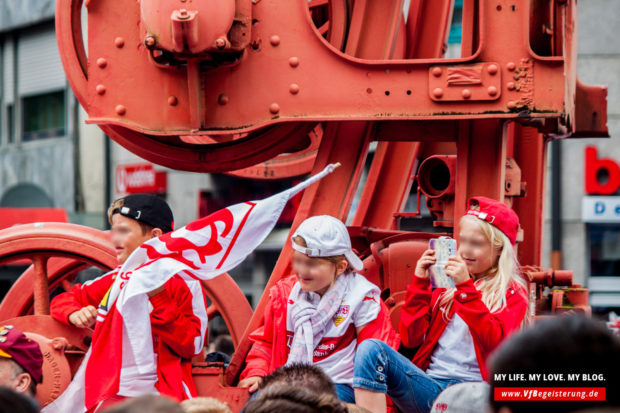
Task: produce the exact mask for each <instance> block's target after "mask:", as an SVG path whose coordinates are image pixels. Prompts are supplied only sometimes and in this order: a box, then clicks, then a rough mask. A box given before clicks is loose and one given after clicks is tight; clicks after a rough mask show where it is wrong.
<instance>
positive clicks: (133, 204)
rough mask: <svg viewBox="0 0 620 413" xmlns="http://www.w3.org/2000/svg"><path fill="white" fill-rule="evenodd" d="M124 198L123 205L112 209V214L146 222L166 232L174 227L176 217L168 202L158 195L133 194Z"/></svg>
mask: <svg viewBox="0 0 620 413" xmlns="http://www.w3.org/2000/svg"><path fill="white" fill-rule="evenodd" d="M121 199H122V200H123V206H121V207H120V208H116V209H115V210H114V211H112V215H114V214H121V215H123V216H126V217H127V218H131V219H135V220H136V221H139V222H144V223H145V224H148V225H150V226H152V227H153V228H159V229H161V230H162V231H163V232H164V233H166V232H170V231H172V229H173V228H174V217H173V216H172V210H171V209H170V207H169V206H168V203H167V202H166V201H164V200H163V199H161V198H160V197H158V196H156V195H151V194H132V195H127V196H126V197H124V198H121Z"/></svg>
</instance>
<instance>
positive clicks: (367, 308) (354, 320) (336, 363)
mask: <svg viewBox="0 0 620 413" xmlns="http://www.w3.org/2000/svg"><path fill="white" fill-rule="evenodd" d="M345 288H346V291H345V294H344V298H343V300H342V302H341V303H340V307H339V308H338V311H337V313H336V315H335V316H334V319H333V322H331V323H330V324H329V326H328V328H327V331H326V332H325V336H324V337H323V338H322V339H321V341H320V342H319V344H318V345H317V346H316V348H315V349H314V365H316V366H319V367H321V368H322V369H323V371H324V372H325V374H327V375H328V376H329V377H330V378H331V379H332V381H333V382H334V383H343V384H349V385H350V384H352V383H353V357H354V356H355V349H356V348H357V339H356V337H357V333H356V327H361V326H364V325H366V324H368V323H369V322H371V321H373V320H375V319H376V318H377V315H378V314H379V310H380V309H381V305H380V303H379V300H380V297H379V294H380V291H379V288H378V287H377V286H376V285H374V284H373V283H371V282H370V281H368V280H367V279H366V278H365V277H364V276H363V275H360V274H357V273H353V274H352V276H351V277H349V282H348V283H347V285H346V287H345ZM299 289H300V285H299V283H298V282H297V283H295V285H294V286H293V289H292V290H291V293H290V295H289V297H288V304H287V307H286V335H287V345H288V346H289V348H290V346H291V343H292V341H293V335H294V330H295V329H294V323H293V320H291V305H293V304H294V301H293V297H297V294H298V292H299Z"/></svg>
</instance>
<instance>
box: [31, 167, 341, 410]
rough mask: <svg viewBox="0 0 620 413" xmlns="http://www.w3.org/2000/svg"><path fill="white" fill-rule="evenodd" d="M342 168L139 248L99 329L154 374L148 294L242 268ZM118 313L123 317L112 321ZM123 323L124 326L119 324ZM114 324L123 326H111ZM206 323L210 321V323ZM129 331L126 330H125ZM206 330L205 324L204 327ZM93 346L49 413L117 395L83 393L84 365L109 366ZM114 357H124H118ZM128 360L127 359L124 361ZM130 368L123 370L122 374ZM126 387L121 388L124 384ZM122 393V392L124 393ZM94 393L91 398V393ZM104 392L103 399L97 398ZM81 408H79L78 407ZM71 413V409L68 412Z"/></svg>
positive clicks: (102, 312) (102, 310)
mask: <svg viewBox="0 0 620 413" xmlns="http://www.w3.org/2000/svg"><path fill="white" fill-rule="evenodd" d="M336 167H337V165H328V166H327V167H326V168H325V169H324V170H323V171H321V172H320V173H318V174H316V175H314V176H312V177H310V178H308V179H307V180H305V181H303V182H301V183H300V184H298V185H296V186H294V187H293V188H290V189H288V190H286V191H283V192H280V193H278V194H276V195H273V196H271V197H269V198H266V199H263V200H260V201H252V202H244V203H240V204H236V205H232V206H230V207H228V208H224V209H221V210H219V211H217V212H215V213H213V214H210V215H209V216H207V217H205V218H202V219H199V220H197V221H194V222H192V223H190V224H188V225H186V226H185V227H183V228H180V229H177V230H175V231H172V232H169V233H167V234H164V235H162V236H160V237H158V238H153V239H151V240H149V241H147V242H146V243H144V244H142V245H141V246H140V247H139V248H137V249H136V250H135V251H134V252H133V253H132V254H131V255H130V256H129V257H128V259H127V261H125V263H124V264H123V265H122V267H121V268H120V269H119V271H118V275H117V277H116V278H115V281H114V284H113V285H112V287H111V289H110V291H109V294H108V297H107V299H106V300H105V301H106V302H105V303H102V305H100V306H99V308H98V317H97V321H98V323H97V324H98V326H99V325H100V324H101V326H102V327H101V328H102V332H104V331H106V330H109V331H110V334H97V331H96V332H95V336H94V337H100V340H101V341H104V340H103V337H102V336H110V337H120V334H123V335H126V336H125V337H124V338H127V340H125V339H123V342H124V343H128V345H127V346H125V345H123V346H122V352H123V353H125V352H131V354H132V356H133V357H128V359H133V360H134V361H135V364H133V366H132V367H133V368H135V367H137V369H138V371H139V372H140V373H143V374H152V373H153V372H155V371H156V358H155V355H154V353H153V339H152V335H151V324H150V321H149V312H150V309H149V298H148V295H147V293H148V292H150V291H153V290H155V289H157V288H159V287H161V286H163V285H164V284H165V283H166V282H167V281H168V280H169V279H170V278H172V277H173V276H174V275H179V276H181V277H182V278H183V279H185V280H208V279H211V278H214V277H216V276H218V275H220V274H222V273H224V272H227V271H229V270H230V269H232V268H234V267H235V266H236V265H238V264H239V263H241V262H242V261H243V260H244V259H245V258H246V257H247V256H248V255H249V254H250V253H251V252H252V251H253V250H254V249H256V247H258V245H259V244H260V243H261V242H263V240H264V239H265V238H266V237H267V235H268V234H269V233H270V232H271V230H272V229H273V227H274V226H275V224H276V222H277V220H278V218H279V217H280V214H281V213H282V210H283V209H284V206H285V205H286V203H287V202H288V200H290V199H291V198H292V197H293V196H295V195H296V194H297V193H299V192H300V191H302V190H303V189H305V188H306V187H308V186H309V185H311V184H313V183H314V182H316V181H318V180H319V179H321V178H323V177H324V176H326V175H327V174H329V173H331V172H332V171H333V170H334V169H335V168H336ZM114 313H117V314H118V315H120V317H118V316H116V315H115V316H114V317H111V316H112V315H113V314H114ZM117 320H122V321H117ZM106 322H108V324H109V323H110V322H112V323H115V324H118V325H108V326H106ZM205 323H206V320H205ZM123 326H125V328H123ZM205 327H206V324H205ZM202 339H203V338H201V339H200V340H197V341H196V343H195V344H196V350H197V351H196V352H199V351H200V349H201V348H202V346H203V344H204V343H203V341H202ZM97 344H99V343H96V342H95V341H93V345H92V347H91V349H90V350H89V352H88V353H87V355H86V357H85V358H84V362H83V363H82V365H81V366H80V369H79V370H78V372H77V373H76V376H75V377H74V379H73V381H72V383H71V384H70V386H69V388H67V390H66V391H65V392H64V393H63V394H62V395H61V396H60V397H59V398H58V399H57V400H56V401H55V402H53V403H52V404H50V405H48V406H46V408H45V409H44V410H43V411H44V412H45V413H48V412H67V411H72V412H73V411H75V412H77V411H80V409H81V411H85V409H84V407H86V408H91V407H92V406H93V405H94V403H95V404H96V403H98V402H100V401H102V400H104V399H105V398H107V397H111V396H113V394H105V393H109V390H108V391H105V392H98V391H97V390H96V389H97V388H108V389H109V388H110V386H98V385H97V384H96V383H94V385H93V384H92V383H89V386H88V391H87V392H86V394H84V391H83V389H84V386H85V384H86V383H85V381H84V380H85V373H84V371H85V369H86V368H85V365H88V364H91V363H95V364H99V363H104V362H105V360H109V357H110V355H109V354H107V353H106V350H109V349H107V348H106V346H105V344H102V345H99V346H98V345H97ZM114 357H115V358H116V357H121V355H120V354H115V355H114ZM123 359H125V357H123ZM126 367H127V366H121V370H122V369H123V368H126ZM120 374H121V372H120V371H119V372H118V375H117V377H114V378H107V377H101V378H100V380H102V381H106V380H116V381H117V382H118V378H119V377H120ZM121 386H122V384H121ZM122 391H123V389H121V388H119V392H120V393H122ZM89 393H91V394H89ZM96 393H104V394H96ZM78 406H80V407H78ZM67 409H69V410H67Z"/></svg>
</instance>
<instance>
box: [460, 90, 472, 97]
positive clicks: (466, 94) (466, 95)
mask: <svg viewBox="0 0 620 413" xmlns="http://www.w3.org/2000/svg"><path fill="white" fill-rule="evenodd" d="M461 95H462V96H463V99H469V98H471V90H470V89H463V91H462V92H461Z"/></svg>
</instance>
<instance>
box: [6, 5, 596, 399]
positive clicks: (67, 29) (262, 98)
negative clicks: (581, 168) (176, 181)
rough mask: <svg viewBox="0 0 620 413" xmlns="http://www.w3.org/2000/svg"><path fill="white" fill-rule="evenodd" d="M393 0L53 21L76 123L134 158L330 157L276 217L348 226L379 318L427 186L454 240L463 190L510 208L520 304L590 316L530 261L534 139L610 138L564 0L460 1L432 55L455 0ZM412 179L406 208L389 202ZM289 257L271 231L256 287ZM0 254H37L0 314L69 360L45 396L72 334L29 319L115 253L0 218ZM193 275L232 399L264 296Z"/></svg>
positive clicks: (79, 337)
mask: <svg viewBox="0 0 620 413" xmlns="http://www.w3.org/2000/svg"><path fill="white" fill-rule="evenodd" d="M403 2H404V1H403V0H311V1H307V0H217V1H209V2H206V1H196V0H193V1H192V0H139V1H135V0H116V1H104V0H85V1H84V5H82V0H58V3H57V14H56V29H57V36H58V44H59V47H60V50H61V57H62V61H63V64H64V67H65V71H66V73H67V77H68V79H69V82H70V84H71V86H72V88H73V91H74V92H75V94H76V96H77V98H78V100H79V101H80V103H81V104H82V106H83V107H84V108H86V110H87V112H88V115H89V120H88V122H91V123H96V124H97V125H99V126H100V127H101V129H102V130H103V131H104V132H105V133H106V134H107V135H108V136H110V137H111V138H112V139H114V140H115V141H116V142H118V143H119V144H121V145H123V146H124V147H126V148H127V149H129V150H130V151H132V152H134V153H136V154H138V155H139V156H141V157H143V158H145V159H147V160H149V161H152V162H155V163H158V164H161V165H164V166H168V167H171V168H175V169H181V170H187V171H196V172H226V173H231V174H234V175H238V176H244V177H250V178H255V179H281V178H284V177H291V176H299V175H303V174H307V173H309V172H311V171H319V170H321V169H322V168H323V167H324V166H325V165H327V164H328V163H331V162H340V163H341V164H342V167H341V168H339V169H338V170H337V171H336V172H334V174H333V175H332V176H330V178H329V179H325V180H324V181H321V182H320V183H318V184H317V185H314V186H312V187H310V188H308V189H307V190H306V191H305V193H304V195H303V198H302V201H301V205H300V207H299V209H298V212H297V215H296V217H295V220H294V223H293V229H294V228H296V227H297V225H299V223H300V222H301V221H302V220H304V219H305V218H306V217H308V216H311V215H315V214H331V215H334V216H336V217H338V218H340V219H342V220H348V222H350V223H351V225H350V227H349V229H350V233H351V235H352V238H353V240H354V247H355V248H356V249H357V250H358V252H359V253H360V256H361V257H362V258H363V259H364V263H365V270H364V272H365V274H366V276H367V277H368V278H369V279H370V280H371V281H373V282H375V283H376V284H377V285H378V286H379V287H380V288H381V289H382V291H383V298H384V299H385V301H386V303H387V304H388V306H390V307H391V308H392V318H393V320H394V321H395V322H397V320H398V317H399V309H400V306H401V305H402V301H403V299H404V290H405V287H406V285H407V283H408V281H409V278H410V276H411V268H413V266H415V262H416V260H417V257H418V256H419V255H420V254H421V253H422V251H423V250H424V249H425V248H426V245H427V240H428V239H429V238H430V237H431V236H435V235H436V234H431V233H428V232H415V231H405V230H403V228H404V227H405V225H404V223H405V222H409V223H411V222H413V224H412V225H413V226H415V219H416V217H418V216H419V215H420V204H421V202H422V199H424V200H425V202H426V206H427V208H428V210H429V211H430V212H431V214H432V216H433V226H434V228H435V229H436V230H437V231H438V232H441V233H448V234H451V233H453V232H455V231H456V230H457V228H455V218H458V217H459V216H460V215H462V214H463V213H464V209H465V201H466V199H467V198H468V197H469V196H472V195H484V196H488V197H491V198H495V199H498V200H501V201H504V202H505V203H507V204H509V205H511V206H512V207H513V208H514V210H515V211H516V212H517V213H518V215H519V217H520V221H521V228H522V231H521V232H520V235H519V244H518V253H519V260H520V262H521V263H522V264H525V265H527V267H524V274H525V275H526V276H527V277H528V278H529V280H530V293H531V298H532V303H533V304H532V308H531V311H532V313H533V314H542V313H557V312H562V311H581V312H586V313H588V312H589V306H588V302H587V290H585V289H582V288H580V287H579V286H572V273H570V272H568V271H559V270H544V269H541V268H540V267H539V266H540V263H541V255H542V227H543V226H542V220H543V200H544V193H545V188H544V182H545V180H544V172H545V162H546V144H547V143H548V142H549V141H550V140H552V139H557V138H567V137H577V136H607V126H606V122H607V119H606V118H607V115H606V111H607V108H606V95H607V89H606V87H602V86H586V85H583V84H582V83H580V82H579V80H578V78H577V74H576V24H577V15H576V13H577V4H576V3H577V2H576V0H531V1H516V0H494V1H487V0H464V1H463V9H462V45H461V57H459V58H454V59H446V58H443V57H442V56H443V55H444V53H445V43H446V37H447V32H448V29H449V26H450V22H451V19H452V12H453V6H454V5H453V1H451V0H412V1H411V4H410V7H409V9H408V15H407V16H406V19H405V16H404V15H403ZM82 6H84V7H86V10H87V15H88V44H87V45H84V43H83V39H82V26H81V21H80V18H81V13H82ZM86 50H87V51H88V53H86ZM86 55H88V58H86ZM375 142H376V149H375V150H374V153H373V152H370V151H369V148H370V147H371V144H372V145H374V143H375ZM367 163H369V164H370V167H369V169H368V171H367V175H366V176H365V181H363V182H364V184H363V185H361V184H360V182H361V181H362V179H361V178H362V175H363V172H364V168H365V165H366V164H367ZM410 193H413V194H415V195H416V196H417V210H416V211H412V210H405V204H406V201H407V198H408V197H409V195H410ZM356 194H360V200H359V203H358V205H357V207H356V209H355V211H354V213H353V212H352V211H351V206H352V202H353V199H354V197H355V195H356ZM58 240H62V242H60V241H58ZM84 246H87V247H84ZM291 252H292V251H291V248H290V247H289V246H288V244H287V245H286V246H285V247H284V250H283V251H282V253H281V255H280V258H279V260H278V262H277V264H276V266H275V268H274V269H273V273H272V275H271V278H270V279H269V282H268V284H267V290H268V289H269V288H270V287H271V286H272V285H273V284H274V283H275V282H276V281H277V280H279V279H280V278H281V277H283V276H285V275H287V274H288V273H289V272H290V263H289V258H290V255H291ZM0 256H1V257H2V259H3V260H8V259H14V258H16V257H18V258H23V257H24V256H28V257H33V258H32V259H33V264H34V265H33V267H32V268H30V269H29V270H28V271H26V273H24V275H23V276H22V277H21V278H20V280H19V281H18V282H17V283H16V284H15V286H14V287H13V289H12V290H11V292H10V293H9V295H8V296H7V298H6V299H5V300H4V302H3V303H2V305H1V306H0V319H7V318H12V320H11V322H12V323H14V324H16V325H19V326H21V327H22V328H23V329H24V330H26V331H29V332H32V333H35V334H38V335H39V336H40V337H42V338H40V340H42V341H45V340H52V341H51V344H50V343H48V344H46V345H48V347H49V348H51V349H53V351H52V350H50V351H49V354H50V357H52V358H54V360H62V363H63V365H64V364H66V365H67V366H68V367H66V368H65V367H63V369H64V370H61V371H60V372H59V373H58V374H57V375H58V376H59V377H60V379H59V380H58V381H57V382H54V383H53V388H52V389H51V390H49V391H48V393H42V394H46V395H49V396H45V397H48V398H47V399H43V400H42V401H43V402H44V403H45V402H47V401H48V400H50V399H53V398H54V397H56V396H57V395H58V393H59V391H61V389H62V388H63V386H65V385H66V383H67V382H68V380H69V378H70V377H69V376H68V373H67V371H75V367H76V366H77V365H78V363H79V361H80V357H81V355H82V354H83V352H84V350H85V348H86V346H87V342H85V341H84V340H85V339H86V336H85V334H84V332H83V331H79V330H78V329H72V328H68V327H66V326H61V325H60V324H58V323H55V322H54V321H52V320H51V319H50V318H49V317H48V316H46V314H49V312H48V311H49V294H48V291H49V290H51V289H52V288H53V287H55V286H58V285H60V284H61V283H63V282H66V281H69V280H70V279H71V277H72V276H73V275H74V274H75V272H76V269H77V268H79V267H80V265H84V263H87V264H89V265H93V264H94V265H96V266H99V267H101V268H110V267H112V266H114V265H115V263H114V262H113V261H114V260H113V258H112V257H113V254H112V253H111V251H110V247H109V245H108V244H107V241H106V240H105V235H104V234H100V233H95V232H93V231H92V230H88V229H85V228H76V226H73V225H68V224H65V225H61V224H55V225H47V224H46V225H45V226H44V227H42V228H36V227H33V226H25V227H19V228H16V229H13V230H8V231H4V232H0ZM50 256H51V257H52V258H49V257H50ZM48 258H49V259H48ZM33 284H34V295H32V287H31V285H33ZM562 286H564V287H569V288H557V287H562ZM205 288H206V289H207V292H208V294H209V297H210V298H211V299H212V301H213V303H214V305H215V308H217V309H218V310H219V314H220V315H222V317H224V319H225V321H226V322H227V325H228V326H229V328H230V329H231V332H232V334H233V338H234V341H235V345H236V351H235V354H234V356H233V359H232V362H231V364H230V365H229V366H228V367H227V368H226V369H224V368H223V367H222V366H220V365H207V364H205V363H204V362H201V361H199V360H197V361H196V364H195V370H194V372H195V379H196V384H197V386H198V388H199V392H200V393H201V394H202V395H210V396H214V397H217V398H220V399H222V400H224V401H226V402H228V403H229V404H230V405H231V407H232V408H233V409H236V410H238V409H239V408H240V407H241V406H242V405H243V404H244V402H245V401H246V400H247V398H248V394H247V392H246V391H245V390H244V389H238V388H235V387H231V386H232V385H233V384H235V382H236V379H237V377H238V374H239V373H240V370H241V368H242V366H243V363H244V358H245V355H246V354H247V352H248V350H249V347H250V342H249V341H248V339H247V335H248V332H250V331H252V330H253V329H255V328H256V327H257V326H259V325H260V324H261V322H262V315H263V309H264V306H265V304H266V299H267V297H266V295H265V294H264V295H263V297H262V298H261V300H260V302H259V304H258V306H257V308H256V310H255V312H254V313H253V314H252V312H251V309H250V307H249V305H245V304H244V305H239V303H240V302H245V303H246V304H247V301H245V300H244V299H243V298H241V297H243V295H242V294H241V292H240V290H239V289H238V287H237V286H236V285H235V284H234V282H233V281H232V280H231V279H230V277H227V276H223V277H220V278H217V279H216V280H213V282H208V283H205ZM222 288H225V290H224V291H226V294H223V293H222ZM550 289H553V290H551V291H549V290H550ZM231 291H233V293H231ZM25 293H26V295H24V294H25ZM231 294H233V296H234V300H233V299H231ZM33 298H34V299H33ZM231 303H234V304H235V306H234V307H233V306H231V305H230V304H231ZM33 307H34V311H33ZM214 311H215V310H213V311H212V312H211V313H212V314H213V313H214ZM33 312H34V315H29V314H32V313H33ZM15 317H16V318H15ZM62 338H64V340H65V341H63V339H62ZM46 357H48V356H47V355H46ZM59 363H60V362H56V364H57V365H58V364H59ZM47 385H48V384H47V383H46V384H45V386H47Z"/></svg>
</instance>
